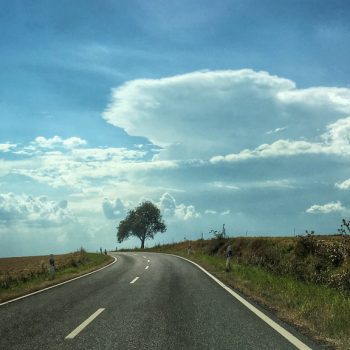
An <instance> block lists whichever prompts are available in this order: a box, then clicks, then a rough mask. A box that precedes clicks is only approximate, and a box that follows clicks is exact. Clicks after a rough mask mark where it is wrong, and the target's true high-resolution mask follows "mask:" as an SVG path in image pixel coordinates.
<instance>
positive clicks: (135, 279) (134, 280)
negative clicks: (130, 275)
mask: <svg viewBox="0 0 350 350" xmlns="http://www.w3.org/2000/svg"><path fill="white" fill-rule="evenodd" d="M139 278H140V277H135V278H134V279H133V280H132V281H131V282H130V284H133V283H135V282H136V281H137V280H138V279H139Z"/></svg>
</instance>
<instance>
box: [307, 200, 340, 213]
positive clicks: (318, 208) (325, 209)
mask: <svg viewBox="0 0 350 350" xmlns="http://www.w3.org/2000/svg"><path fill="white" fill-rule="evenodd" d="M344 210H346V209H345V208H344V207H343V205H342V204H341V202H339V201H336V202H330V203H327V204H324V205H318V204H314V205H312V206H311V207H310V208H309V209H307V210H306V212H307V213H309V214H329V213H333V212H342V211H344Z"/></svg>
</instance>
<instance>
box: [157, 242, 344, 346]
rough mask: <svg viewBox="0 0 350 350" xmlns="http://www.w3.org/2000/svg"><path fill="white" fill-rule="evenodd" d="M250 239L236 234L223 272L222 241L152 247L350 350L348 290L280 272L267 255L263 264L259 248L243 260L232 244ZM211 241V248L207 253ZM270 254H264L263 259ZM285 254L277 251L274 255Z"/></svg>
mask: <svg viewBox="0 0 350 350" xmlns="http://www.w3.org/2000/svg"><path fill="white" fill-rule="evenodd" d="M292 240H293V239H292ZM252 242H253V241H252V240H250V242H242V240H241V239H240V240H239V241H238V242H236V257H235V259H234V260H233V262H232V263H231V269H230V271H228V272H227V271H226V269H225V258H224V256H223V254H222V253H223V251H224V249H225V246H226V245H227V241H225V242H221V243H220V244H218V242H217V241H215V240H211V241H206V242H205V241H204V242H203V241H202V242H199V241H197V242H192V246H194V247H195V248H196V249H195V252H194V253H193V254H191V255H190V256H187V253H186V245H187V244H188V243H187V244H185V243H181V244H178V245H167V246H163V247H157V249H155V250H156V251H163V252H167V253H172V254H177V255H181V256H185V257H187V258H190V259H191V260H193V261H195V262H197V263H199V264H200V265H202V266H203V267H204V268H205V269H207V270H208V271H210V272H211V273H213V274H214V275H215V276H216V277H218V278H219V279H220V280H222V281H223V282H224V283H226V284H228V285H230V286H231V287H233V288H235V289H237V290H239V291H241V292H242V293H243V294H245V295H247V296H248V297H250V298H252V299H253V300H255V301H257V302H259V303H260V304H263V305H265V306H266V307H268V308H269V309H272V310H274V312H276V314H277V316H278V317H279V318H281V319H283V320H285V321H287V322H289V323H291V324H294V325H295V326H297V327H300V329H301V330H303V331H304V332H305V333H307V334H308V335H310V336H312V337H313V338H314V339H316V340H319V341H323V342H326V343H327V344H331V345H334V346H336V348H338V349H342V350H345V349H347V350H349V349H350V346H349V344H350V296H349V294H348V293H347V292H345V291H343V290H342V289H336V288H334V287H333V288H331V287H329V286H326V285H322V284H319V283H315V282H312V281H307V280H305V279H300V278H298V277H297V276H296V275H292V274H284V273H280V272H279V268H278V267H276V266H275V265H274V264H273V263H272V264H271V260H270V264H271V265H268V264H265V263H266V261H264V263H263V264H261V261H262V260H261V256H262V255H264V253H263V252H262V251H261V252H260V253H257V249H258V248H255V257H253V258H251V257H249V256H247V257H246V258H247V259H250V261H255V262H256V264H252V263H250V264H249V263H247V260H246V259H245V257H244V255H245V254H246V253H247V250H244V249H241V255H240V256H237V244H241V245H244V244H247V245H249V246H250V248H251V246H252ZM291 242H292V241H290V240H288V239H287V241H284V242H283V244H282V245H284V246H285V247H286V246H288V245H289V244H291ZM270 243H271V242H270ZM270 243H268V244H267V245H266V247H269V248H267V249H271V246H273V244H272V245H270ZM253 246H254V244H253ZM257 246H258V247H261V246H265V243H261V242H258V243H255V247H257ZM214 247H215V248H216V253H211V254H210V252H212V251H213V248H214ZM250 248H249V249H250ZM273 249H275V248H273ZM280 251H282V250H280ZM265 252H266V250H265ZM291 252H292V249H290V248H287V249H285V253H284V254H291ZM270 258H271V257H267V259H270ZM284 258H285V257H282V256H280V257H279V259H284Z"/></svg>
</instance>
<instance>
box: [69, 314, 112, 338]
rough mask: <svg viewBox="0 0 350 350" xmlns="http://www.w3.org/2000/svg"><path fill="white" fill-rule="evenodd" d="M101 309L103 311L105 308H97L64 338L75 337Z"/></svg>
mask: <svg viewBox="0 0 350 350" xmlns="http://www.w3.org/2000/svg"><path fill="white" fill-rule="evenodd" d="M103 311H105V309H98V310H97V311H96V312H95V313H93V314H92V315H91V316H90V317H89V318H88V319H86V320H85V321H84V322H83V323H82V324H81V325H80V326H78V327H77V328H75V329H74V331H73V332H71V333H69V334H68V335H67V336H66V338H65V339H73V338H74V337H76V336H77V335H78V334H79V333H80V332H81V331H82V330H83V329H84V328H85V327H86V326H87V325H88V324H89V323H91V322H92V321H93V320H94V319H95V318H96V317H97V316H98V315H99V314H100V313H101V312H103Z"/></svg>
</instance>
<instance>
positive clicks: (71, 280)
mask: <svg viewBox="0 0 350 350" xmlns="http://www.w3.org/2000/svg"><path fill="white" fill-rule="evenodd" d="M113 258H114V261H112V262H111V263H110V264H108V265H106V266H104V267H101V268H100V269H98V270H95V271H92V272H88V273H85V274H84V275H81V276H78V277H75V278H72V279H70V280H68V281H65V282H61V283H58V284H55V285H53V286H51V287H47V288H44V289H40V290H37V291H36V292H33V293H29V294H26V295H23V296H21V297H18V298H15V299H12V300H8V301H5V302H3V303H1V304H0V306H3V305H6V304H9V303H13V302H14V301H17V300H20V299H24V298H27V297H30V296H32V295H34V294H38V293H41V292H45V291H46V290H49V289H51V288H55V287H58V286H61V285H62V284H66V283H70V282H73V281H75V280H78V279H79V278H83V277H86V276H89V275H91V274H93V273H95V272H98V271H101V270H103V269H105V268H107V267H109V266H111V265H113V264H115V263H116V262H117V261H118V258H116V257H115V256H113Z"/></svg>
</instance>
